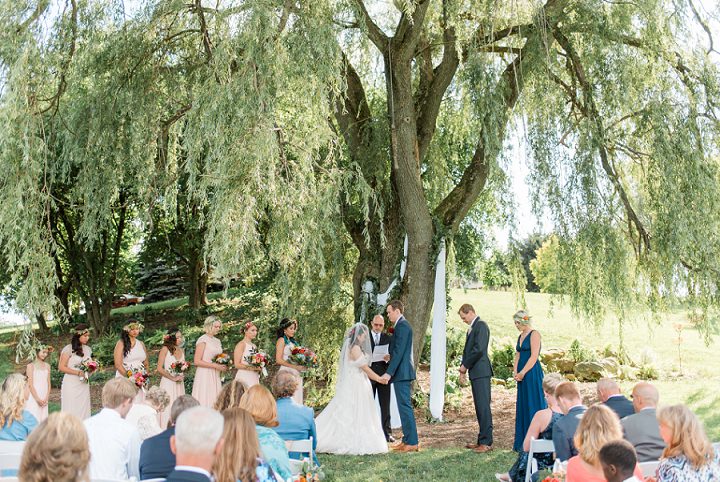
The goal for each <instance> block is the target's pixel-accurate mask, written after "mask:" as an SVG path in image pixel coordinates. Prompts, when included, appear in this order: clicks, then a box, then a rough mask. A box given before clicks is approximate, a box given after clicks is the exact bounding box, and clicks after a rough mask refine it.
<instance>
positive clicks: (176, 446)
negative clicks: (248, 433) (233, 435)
mask: <svg viewBox="0 0 720 482" xmlns="http://www.w3.org/2000/svg"><path fill="white" fill-rule="evenodd" d="M222 433H223V417H222V415H220V414H219V413H218V412H217V411H216V410H213V409H212V408H209V407H203V406H198V407H193V408H190V409H188V410H185V411H184V412H183V413H181V414H180V416H179V417H178V419H177V423H176V424H175V435H173V436H172V437H170V449H171V450H172V452H173V453H174V454H175V459H176V460H177V462H176V465H175V469H174V470H173V471H172V472H170V474H169V475H168V476H167V479H166V480H167V482H210V481H212V480H213V479H212V476H211V475H210V470H212V466H213V463H214V462H215V457H217V455H218V454H219V453H220V449H221V448H222Z"/></svg>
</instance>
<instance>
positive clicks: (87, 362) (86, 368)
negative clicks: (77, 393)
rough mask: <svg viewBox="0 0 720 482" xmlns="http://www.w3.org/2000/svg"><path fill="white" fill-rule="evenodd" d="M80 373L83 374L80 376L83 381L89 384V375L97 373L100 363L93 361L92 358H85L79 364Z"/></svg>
mask: <svg viewBox="0 0 720 482" xmlns="http://www.w3.org/2000/svg"><path fill="white" fill-rule="evenodd" d="M78 368H80V371H81V372H83V374H82V375H81V376H80V378H82V380H83V381H86V382H88V383H89V382H90V375H92V374H93V373H95V372H96V371H98V369H99V368H100V363H99V362H98V361H97V360H93V359H92V358H85V359H84V360H83V361H81V362H80V366H79V367H78Z"/></svg>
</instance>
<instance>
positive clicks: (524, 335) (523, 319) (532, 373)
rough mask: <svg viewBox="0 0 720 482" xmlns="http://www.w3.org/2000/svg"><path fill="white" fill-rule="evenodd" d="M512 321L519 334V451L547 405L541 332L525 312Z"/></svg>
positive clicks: (515, 445) (516, 364)
mask: <svg viewBox="0 0 720 482" xmlns="http://www.w3.org/2000/svg"><path fill="white" fill-rule="evenodd" d="M513 321H514V322H515V328H517V329H518V330H519V331H520V336H518V341H517V345H516V346H515V362H514V363H513V378H515V380H516V381H517V401H516V403H515V442H514V443H513V450H515V451H516V452H520V451H522V449H523V441H524V440H525V434H526V433H527V431H528V428H529V427H530V422H531V421H532V419H533V417H534V416H535V412H537V411H538V410H543V409H545V408H547V403H546V401H545V396H544V394H543V389H542V383H543V371H542V367H541V366H540V363H539V362H538V356H540V333H539V332H538V331H537V330H533V329H532V327H531V326H530V322H531V319H530V314H529V313H528V312H527V311H525V310H520V311H518V312H517V313H515V315H513Z"/></svg>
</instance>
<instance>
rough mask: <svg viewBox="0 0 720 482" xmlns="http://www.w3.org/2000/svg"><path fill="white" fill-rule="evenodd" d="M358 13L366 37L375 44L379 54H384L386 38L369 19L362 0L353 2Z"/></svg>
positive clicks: (370, 18) (386, 43)
mask: <svg viewBox="0 0 720 482" xmlns="http://www.w3.org/2000/svg"><path fill="white" fill-rule="evenodd" d="M355 5H356V6H357V10H358V13H359V14H360V16H361V17H362V21H363V23H365V27H366V28H367V30H368V37H369V38H370V40H371V41H372V43H374V44H375V46H376V47H377V48H378V50H379V51H380V52H385V50H387V45H388V40H389V39H388V36H387V35H385V33H384V32H383V31H382V30H381V29H380V27H378V25H377V24H376V23H375V21H374V20H373V19H372V17H370V13H369V12H368V11H367V7H366V6H365V2H364V1H363V0H355Z"/></svg>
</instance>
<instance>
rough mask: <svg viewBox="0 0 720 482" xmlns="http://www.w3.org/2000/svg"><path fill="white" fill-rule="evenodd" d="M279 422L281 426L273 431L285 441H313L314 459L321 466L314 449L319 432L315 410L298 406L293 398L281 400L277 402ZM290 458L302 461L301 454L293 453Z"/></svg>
mask: <svg viewBox="0 0 720 482" xmlns="http://www.w3.org/2000/svg"><path fill="white" fill-rule="evenodd" d="M277 412H278V422H280V425H278V426H277V427H273V429H274V430H275V431H276V432H277V433H278V435H280V437H281V438H282V439H283V440H307V439H309V438H310V437H312V439H313V455H314V457H313V459H314V462H315V465H320V462H319V461H318V459H317V455H315V454H314V449H316V448H317V432H316V431H315V414H314V413H313V409H312V408H310V407H306V406H304V405H298V404H297V403H296V402H295V401H294V400H293V399H292V398H290V397H288V398H281V399H279V400H278V401H277ZM290 458H293V459H300V458H302V455H301V454H299V453H295V452H293V453H291V454H290Z"/></svg>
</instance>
